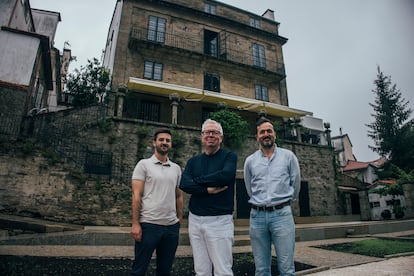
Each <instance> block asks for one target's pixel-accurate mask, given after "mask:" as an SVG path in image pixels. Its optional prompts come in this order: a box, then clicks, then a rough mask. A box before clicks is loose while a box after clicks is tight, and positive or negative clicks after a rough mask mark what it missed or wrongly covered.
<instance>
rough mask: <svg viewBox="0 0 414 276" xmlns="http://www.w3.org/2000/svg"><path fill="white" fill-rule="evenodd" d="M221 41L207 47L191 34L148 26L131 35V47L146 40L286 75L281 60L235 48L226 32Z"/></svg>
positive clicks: (136, 29) (132, 31)
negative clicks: (175, 32) (148, 27)
mask: <svg viewBox="0 0 414 276" xmlns="http://www.w3.org/2000/svg"><path fill="white" fill-rule="evenodd" d="M220 37H221V40H220V43H218V44H219V46H218V47H216V48H217V49H214V48H211V47H210V48H209V49H207V50H206V49H205V43H204V41H202V40H199V39H195V38H194V37H191V36H189V35H186V36H181V35H176V34H170V33H167V32H155V31H153V30H148V29H146V28H141V29H140V28H132V29H131V32H130V36H129V47H130V48H134V45H135V42H136V41H146V42H148V43H153V44H159V45H164V46H169V47H173V48H179V49H183V50H187V51H190V52H193V53H198V54H202V55H208V56H212V57H215V58H217V59H220V60H225V61H231V62H235V63H239V64H244V65H249V66H252V67H256V68H259V69H262V70H267V71H271V72H274V73H277V74H279V75H281V76H283V77H284V76H285V66H284V64H283V63H281V62H277V61H275V60H271V59H269V58H264V57H260V58H259V57H256V58H254V57H253V54H252V53H247V52H243V51H238V50H236V49H233V48H232V47H231V45H228V43H227V42H226V39H225V38H226V32H225V31H223V32H221V33H220Z"/></svg>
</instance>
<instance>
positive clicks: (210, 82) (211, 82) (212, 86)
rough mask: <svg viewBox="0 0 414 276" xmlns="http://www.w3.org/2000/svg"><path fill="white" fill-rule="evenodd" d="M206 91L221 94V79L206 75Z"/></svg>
mask: <svg viewBox="0 0 414 276" xmlns="http://www.w3.org/2000/svg"><path fill="white" fill-rule="evenodd" d="M204 89H205V90H209V91H214V92H220V77H219V76H217V75H213V74H209V73H206V74H205V75H204Z"/></svg>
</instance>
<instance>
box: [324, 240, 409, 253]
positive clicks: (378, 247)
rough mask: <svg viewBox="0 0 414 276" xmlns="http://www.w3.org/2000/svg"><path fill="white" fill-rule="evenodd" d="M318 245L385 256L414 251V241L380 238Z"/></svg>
mask: <svg viewBox="0 0 414 276" xmlns="http://www.w3.org/2000/svg"><path fill="white" fill-rule="evenodd" d="M317 247H318V248H322V249H327V250H334V251H339V252H344V253H351V254H360V255H366V256H370V257H379V258H384V256H386V255H393V254H400V253H407V252H414V241H410V240H399V239H380V238H378V239H367V240H361V241H355V242H348V243H337V244H329V245H321V246H317Z"/></svg>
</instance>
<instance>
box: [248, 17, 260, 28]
mask: <svg viewBox="0 0 414 276" xmlns="http://www.w3.org/2000/svg"><path fill="white" fill-rule="evenodd" d="M250 27H253V28H256V29H261V28H262V26H261V24H260V20H259V19H256V18H253V17H250Z"/></svg>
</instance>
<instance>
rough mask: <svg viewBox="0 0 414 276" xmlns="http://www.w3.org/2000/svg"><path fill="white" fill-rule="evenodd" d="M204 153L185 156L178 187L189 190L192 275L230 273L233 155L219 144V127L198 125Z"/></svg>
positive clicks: (217, 124) (233, 181)
mask: <svg viewBox="0 0 414 276" xmlns="http://www.w3.org/2000/svg"><path fill="white" fill-rule="evenodd" d="M201 130H202V132H201V133H202V134H201V140H202V143H203V146H204V153H202V154H200V155H197V156H194V157H192V158H191V159H190V160H188V162H187V165H186V167H185V169H184V172H183V174H182V176H181V183H180V188H181V189H182V190H183V191H184V192H186V193H188V194H191V197H190V202H189V206H188V209H189V216H188V233H189V237H190V243H191V247H192V250H193V258H194V270H195V273H196V275H211V274H212V271H213V269H214V274H215V275H222V276H224V275H233V272H232V266H233V255H232V246H233V241H234V224H233V206H234V184H235V180H236V167H237V155H236V154H235V153H233V152H231V151H228V150H224V149H221V148H220V145H221V142H222V141H223V128H222V126H221V124H220V123H218V122H216V121H214V120H211V119H207V120H206V121H205V122H204V123H203V125H202V128H201Z"/></svg>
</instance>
